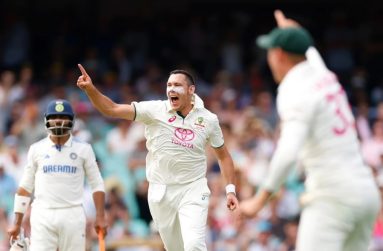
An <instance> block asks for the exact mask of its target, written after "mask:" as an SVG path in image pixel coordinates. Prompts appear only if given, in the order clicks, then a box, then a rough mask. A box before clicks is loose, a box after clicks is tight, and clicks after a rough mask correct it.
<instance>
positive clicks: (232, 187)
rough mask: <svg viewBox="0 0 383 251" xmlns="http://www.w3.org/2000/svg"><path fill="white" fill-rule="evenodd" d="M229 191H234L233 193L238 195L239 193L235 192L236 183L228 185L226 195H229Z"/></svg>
mask: <svg viewBox="0 0 383 251" xmlns="http://www.w3.org/2000/svg"><path fill="white" fill-rule="evenodd" d="M228 193H233V194H235V195H237V194H236V193H235V185H234V184H228V185H227V186H226V195H227V194H228Z"/></svg>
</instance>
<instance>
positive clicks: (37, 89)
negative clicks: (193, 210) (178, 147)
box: [0, 8, 383, 251]
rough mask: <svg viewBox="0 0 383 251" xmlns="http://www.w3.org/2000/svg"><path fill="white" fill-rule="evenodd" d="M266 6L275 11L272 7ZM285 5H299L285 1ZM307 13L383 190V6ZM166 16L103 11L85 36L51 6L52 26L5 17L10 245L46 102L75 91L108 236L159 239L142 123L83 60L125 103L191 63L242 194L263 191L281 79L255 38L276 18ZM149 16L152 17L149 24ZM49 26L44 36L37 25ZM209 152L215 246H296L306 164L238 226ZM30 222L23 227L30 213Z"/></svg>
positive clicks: (2, 76)
mask: <svg viewBox="0 0 383 251" xmlns="http://www.w3.org/2000/svg"><path fill="white" fill-rule="evenodd" d="M259 11H261V10H259ZM263 11H264V12H265V14H264V15H266V16H267V17H270V15H271V13H272V10H268V9H267V10H263ZM312 12H314V11H313V10H312ZM285 13H287V14H289V16H292V15H291V14H290V12H289V11H288V10H287V11H285ZM302 16H303V15H298V16H297V18H296V19H298V20H299V21H302V22H303V23H304V24H305V26H306V27H307V26H308V27H309V28H310V30H312V33H313V35H314V36H315V38H316V41H317V43H318V44H317V45H316V46H317V48H318V50H319V51H320V53H321V54H322V56H323V57H324V59H325V61H326V63H327V65H328V67H329V68H330V69H331V70H333V71H334V72H335V73H336V74H337V75H338V77H339V79H340V80H341V81H340V82H341V83H342V84H343V86H344V88H345V90H346V92H347V94H348V97H349V99H350V102H351V106H352V108H353V112H354V114H355V117H356V128H357V131H358V136H359V139H360V140H361V145H362V151H363V156H364V159H365V161H366V163H367V164H369V165H370V166H371V168H372V169H373V171H374V173H375V176H376V180H377V182H378V184H379V185H380V187H381V189H382V191H383V176H382V171H383V87H382V81H383V80H382V77H381V72H380V71H381V67H382V65H383V62H382V61H383V57H382V53H383V40H382V37H383V36H382V35H383V30H382V28H381V21H380V22H379V20H381V15H379V12H378V11H377V10H373V8H371V9H369V12H368V13H367V14H366V15H365V16H364V19H363V20H361V22H359V23H357V24H355V23H354V22H353V20H352V16H351V14H348V13H347V12H341V11H337V10H334V11H333V12H332V13H331V19H329V20H327V19H326V20H325V21H324V22H321V21H323V20H324V17H322V18H321V17H320V15H313V16H312V19H310V20H308V19H309V15H308V14H306V15H304V17H305V18H304V19H303V20H301V19H299V17H302ZM161 17H162V16H160V15H154V16H151V17H150V18H148V17H146V19H145V18H143V20H141V21H142V24H141V26H140V25H138V26H137V27H135V28H133V27H131V26H130V25H123V24H122V23H121V22H119V21H120V20H113V19H102V18H100V19H99V20H97V21H98V22H95V26H94V27H93V29H92V32H91V33H90V35H89V36H87V37H85V36H84V34H83V33H82V30H83V28H86V25H85V24H84V23H80V24H78V23H76V21H78V20H76V19H70V18H61V19H59V18H56V17H53V16H52V19H55V20H56V21H57V22H56V24H55V27H57V28H55V29H49V28H46V29H44V27H41V26H39V22H38V21H35V23H33V22H30V23H29V22H26V21H23V19H21V18H20V17H19V16H17V15H12V14H11V13H9V15H4V16H3V17H1V18H2V20H1V27H2V29H0V250H1V251H2V250H8V248H9V244H8V236H7V229H8V227H9V225H10V223H11V222H12V221H13V198H14V194H15V191H16V189H17V186H18V184H19V182H20V179H21V176H22V172H23V168H24V167H25V164H26V152H27V151H28V148H29V146H30V145H31V143H32V142H35V141H37V140H38V139H41V138H43V137H46V131H44V130H42V129H44V124H43V123H44V119H43V112H44V108H45V107H46V106H47V104H48V102H49V101H51V100H53V99H60V98H62V99H67V100H69V101H70V102H71V104H72V106H73V108H74V112H75V114H76V122H75V124H74V128H73V134H74V135H76V136H77V137H78V138H80V139H81V140H83V141H86V142H89V143H91V144H92V146H93V148H94V151H95V153H96V157H97V160H98V163H99V166H100V168H101V174H102V176H103V178H104V180H105V187H106V214H107V218H108V225H109V229H108V235H107V237H106V238H107V239H106V242H107V243H112V242H113V241H115V240H119V239H121V238H123V237H125V236H131V237H133V238H152V239H153V238H154V236H156V235H157V232H156V230H155V229H154V228H153V225H152V224H151V215H150V213H149V209H148V204H147V200H146V198H147V189H148V182H147V181H146V177H145V156H146V153H147V152H146V148H145V140H144V138H143V128H142V125H141V124H137V123H135V122H129V121H120V120H116V119H109V118H105V117H102V116H101V114H99V113H98V112H97V111H96V110H95V109H94V108H93V107H92V105H91V104H90V103H89V100H88V99H87V97H86V95H84V93H83V92H81V90H79V89H78V88H77V87H76V86H75V83H76V81H77V77H78V75H79V71H78V69H77V63H81V64H82V65H84V67H86V69H87V71H88V72H89V74H90V75H91V76H92V79H93V82H95V83H97V86H98V87H99V88H100V90H102V92H103V93H104V94H105V95H106V96H108V97H110V98H111V99H112V100H113V101H115V102H119V103H131V102H132V101H134V100H155V99H161V100H162V99H166V97H165V96H164V94H165V90H164V88H165V83H166V79H167V77H168V72H169V71H170V70H171V69H173V68H175V67H176V66H177V68H185V69H187V70H189V71H191V72H193V73H194V75H195V76H196V77H197V78H196V82H197V83H198V95H200V96H201V98H203V100H204V102H205V106H206V107H207V108H208V109H209V110H211V111H212V112H214V113H216V114H217V115H218V117H219V119H220V123H221V125H222V130H223V133H224V136H225V142H226V143H225V144H226V146H227V148H228V150H229V152H230V153H231V155H232V157H233V161H234V164H235V167H236V173H237V175H236V177H237V181H236V183H237V193H238V197H239V200H240V201H241V200H243V199H245V198H249V197H251V196H252V195H253V194H254V193H255V192H256V190H257V187H258V186H259V185H260V183H261V182H262V181H263V180H264V177H265V176H266V174H267V172H268V166H269V161H270V157H271V156H272V154H273V151H274V149H275V143H276V139H277V138H278V119H279V118H278V116H277V114H276V110H275V103H274V102H275V84H274V83H273V81H272V78H271V75H270V72H269V70H268V68H267V66H266V61H265V55H264V52H263V51H261V50H258V49H257V48H256V47H255V45H254V38H255V37H256V35H257V34H261V33H263V32H264V31H266V30H269V29H270V28H271V27H274V25H275V24H274V23H269V22H263V23H262V22H259V18H261V17H257V16H256V15H252V14H251V13H250V14H249V13H246V12H245V11H243V12H235V14H232V15H229V16H222V15H219V14H216V15H215V14H214V13H212V14H211V15H204V14H197V13H195V14H194V15H190V16H183V19H182V20H180V21H179V22H174V20H172V19H171V18H169V17H165V18H161ZM314 17H315V20H314ZM316 18H318V19H316ZM379 18H380V19H379ZM267 19H271V18H267ZM82 22H84V21H82ZM145 22H151V23H155V24H156V25H152V26H150V28H149V27H147V26H145V25H144V24H145ZM52 23H53V22H52ZM128 23H129V22H128ZM314 23H321V25H318V24H317V25H315V24H314ZM117 24H118V25H117ZM136 24H137V23H136ZM47 27H48V26H47ZM42 30H43V32H45V33H44V34H45V35H44V36H42V35H36V34H41V33H39V32H42ZM42 38H45V39H46V40H42ZM125 142H126V143H125ZM210 156H214V155H213V154H208V157H209V158H208V172H207V176H208V180H209V187H210V189H211V198H210V205H209V215H208V231H207V233H206V236H207V243H208V250H214V251H232V250H250V251H255V250H277V251H285V250H286V251H287V250H294V248H295V246H294V245H295V244H294V243H295V239H296V234H297V227H298V221H299V215H300V210H301V208H300V204H299V196H300V195H301V193H302V192H303V182H304V179H305V177H304V175H303V174H302V172H301V167H300V166H297V167H296V168H295V169H294V170H293V172H291V173H290V174H289V177H288V179H287V183H286V184H285V185H284V187H283V188H282V189H281V191H280V192H279V193H278V195H277V196H276V197H275V199H274V200H272V201H271V202H270V203H269V204H268V206H267V207H266V208H265V209H263V210H262V211H261V212H260V213H259V214H258V216H257V218H255V219H252V220H248V221H246V222H245V224H244V225H241V226H237V225H236V224H235V222H233V219H232V218H231V217H230V215H229V213H228V212H227V209H226V195H225V193H224V191H225V189H224V184H223V182H222V178H221V177H220V173H219V166H218V164H217V162H216V160H215V158H213V157H212V158H210ZM87 189H88V193H86V194H87V195H86V196H85V197H84V201H85V203H84V207H85V210H86V213H87V216H88V225H87V226H88V228H87V229H88V233H87V236H88V240H87V246H88V250H96V246H97V236H96V235H95V233H94V232H93V231H92V221H93V220H94V218H95V211H94V208H93V202H92V198H91V192H90V188H89V186H88V188H87ZM382 215H383V212H382V213H381V214H380V216H379V218H378V220H377V222H376V226H375V229H374V232H373V239H372V242H371V250H374V251H375V250H382V249H383V216H382ZM24 222H25V224H24V228H25V230H26V233H27V234H28V233H30V226H29V224H28V223H29V214H28V213H27V214H26V215H25V217H24ZM121 250H130V249H128V248H125V249H122V248H121ZM131 250H145V251H148V250H152V249H150V248H144V247H142V248H137V247H136V248H135V249H131Z"/></svg>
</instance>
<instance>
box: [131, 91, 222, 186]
mask: <svg viewBox="0 0 383 251" xmlns="http://www.w3.org/2000/svg"><path fill="white" fill-rule="evenodd" d="M195 97H196V98H195V106H194V108H193V110H192V111H191V112H190V113H189V114H188V115H187V116H186V117H185V118H182V117H181V116H180V115H178V114H177V113H176V112H175V111H173V110H172V109H171V106H170V103H169V101H168V100H158V101H143V102H133V103H132V104H133V105H134V107H135V109H136V118H135V120H136V121H141V122H143V123H144V124H145V137H146V139H147V141H146V147H147V149H148V155H147V157H146V176H147V179H148V181H149V182H151V183H158V184H184V183H189V182H192V181H195V180H198V179H200V178H203V177H205V176H206V165H207V164H206V153H205V147H206V145H207V144H210V145H211V146H212V147H215V148H217V147H221V146H222V145H223V143H224V140H223V135H222V130H221V127H220V125H219V121H218V118H217V116H216V115H215V114H213V113H211V112H210V111H208V110H207V109H206V108H205V107H204V106H203V102H202V100H201V99H200V98H199V97H198V96H197V95H195Z"/></svg>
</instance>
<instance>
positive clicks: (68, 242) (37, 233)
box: [30, 206, 86, 251]
mask: <svg viewBox="0 0 383 251" xmlns="http://www.w3.org/2000/svg"><path fill="white" fill-rule="evenodd" d="M85 226H86V217H85V212H84V209H83V207H82V206H78V207H68V208H54V209H52V208H40V207H32V211H31V246H30V251H56V250H57V249H58V250H59V251H84V250H85V244H86V241H85Z"/></svg>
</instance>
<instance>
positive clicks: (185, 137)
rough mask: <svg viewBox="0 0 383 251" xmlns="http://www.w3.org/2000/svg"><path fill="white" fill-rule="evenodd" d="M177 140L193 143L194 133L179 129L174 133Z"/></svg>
mask: <svg viewBox="0 0 383 251" xmlns="http://www.w3.org/2000/svg"><path fill="white" fill-rule="evenodd" d="M174 135H175V136H176V137H177V139H179V140H182V141H191V140H193V139H194V132H193V131H192V130H190V129H184V128H177V129H176V130H175V132H174Z"/></svg>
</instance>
